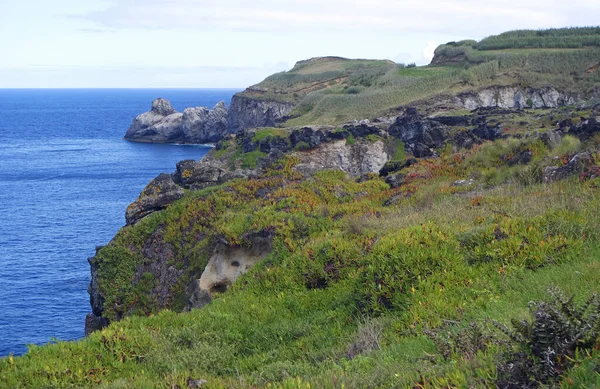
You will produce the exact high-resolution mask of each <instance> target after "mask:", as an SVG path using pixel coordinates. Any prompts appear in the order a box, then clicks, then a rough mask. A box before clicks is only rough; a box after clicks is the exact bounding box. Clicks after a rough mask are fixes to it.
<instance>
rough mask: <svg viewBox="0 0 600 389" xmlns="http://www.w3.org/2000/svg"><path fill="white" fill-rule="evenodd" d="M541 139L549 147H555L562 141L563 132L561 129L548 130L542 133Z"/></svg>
mask: <svg viewBox="0 0 600 389" xmlns="http://www.w3.org/2000/svg"><path fill="white" fill-rule="evenodd" d="M540 139H541V140H542V142H544V144H545V145H546V146H548V148H550V149H554V148H556V147H558V146H559V145H560V144H561V143H562V133H561V131H559V130H550V131H546V132H544V133H543V134H541V135H540Z"/></svg>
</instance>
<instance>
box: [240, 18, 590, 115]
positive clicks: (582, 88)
mask: <svg viewBox="0 0 600 389" xmlns="http://www.w3.org/2000/svg"><path fill="white" fill-rule="evenodd" d="M599 61H600V28H598V27H589V28H566V29H550V30H539V31H533V30H520V31H511V32H507V33H504V34H500V35H497V36H492V37H488V38H486V39H483V40H482V41H480V42H476V41H473V40H465V41H460V42H449V43H447V44H445V45H441V46H439V47H438V48H437V49H436V51H435V57H434V59H433V61H432V63H431V64H430V65H428V66H421V67H417V66H414V64H408V65H407V64H395V63H393V62H391V61H375V60H350V59H344V58H339V57H322V58H315V59H311V60H307V61H301V62H299V63H298V64H297V65H296V66H295V67H294V68H293V69H291V70H290V71H288V72H282V73H278V74H275V75H273V76H271V77H268V78H267V79H265V80H264V81H263V82H261V83H259V84H258V85H256V86H255V87H254V88H252V90H251V91H250V92H245V93H249V94H250V95H251V96H252V97H253V98H258V99H274V100H282V101H290V102H293V103H295V104H296V108H295V109H294V110H293V111H292V113H291V117H292V118H291V119H290V120H288V121H287V122H286V125H287V126H299V125H308V124H331V125H337V124H340V123H344V122H348V121H351V120H360V119H364V118H373V117H378V116H382V115H384V114H386V113H388V112H389V111H390V110H392V109H394V108H396V107H398V106H402V105H407V104H410V103H414V102H417V101H420V100H423V99H430V98H432V97H434V96H436V95H441V94H456V93H458V92H461V91H464V90H471V89H474V88H482V87H486V86H492V85H521V86H524V87H544V86H547V85H552V86H554V87H555V88H557V89H560V90H562V91H566V92H569V91H577V92H588V91H589V90H590V89H591V88H593V87H594V86H596V85H597V83H598V82H600V71H592V70H590V69H594V66H596V65H598V64H599ZM257 90H259V91H260V92H257Z"/></svg>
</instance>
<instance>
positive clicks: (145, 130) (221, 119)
mask: <svg viewBox="0 0 600 389" xmlns="http://www.w3.org/2000/svg"><path fill="white" fill-rule="evenodd" d="M227 133H228V131H227V108H226V107H225V103H224V102H220V103H218V104H217V105H215V106H214V108H213V109H212V110H209V109H208V108H206V107H196V108H186V109H185V110H184V111H183V113H181V112H177V111H175V110H174V109H173V107H171V103H170V102H169V101H168V100H165V99H161V98H159V99H156V100H154V101H153V102H152V109H151V110H150V111H149V112H145V113H143V114H141V115H139V116H137V117H136V118H135V119H134V120H133V123H132V124H131V126H130V127H129V130H127V133H126V134H125V139H127V140H132V141H136V142H151V143H210V142H217V141H218V140H219V139H221V138H223V136H225V135H226V134H227Z"/></svg>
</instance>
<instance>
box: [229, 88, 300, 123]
mask: <svg viewBox="0 0 600 389" xmlns="http://www.w3.org/2000/svg"><path fill="white" fill-rule="evenodd" d="M294 106H295V104H294V103H290V102H280V101H273V100H263V99H256V98H252V97H249V96H245V95H243V94H239V93H238V94H236V95H234V96H233V98H232V99H231V105H230V106H229V117H228V122H229V131H230V132H231V133H237V132H239V131H240V130H244V129H247V128H256V127H273V126H275V125H277V123H279V122H281V121H284V120H285V119H286V118H287V115H288V114H289V113H290V112H291V111H292V109H294Z"/></svg>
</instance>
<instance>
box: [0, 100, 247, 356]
mask: <svg viewBox="0 0 600 389" xmlns="http://www.w3.org/2000/svg"><path fill="white" fill-rule="evenodd" d="M235 92H236V90H230V89H226V90H225V89H218V90H216V89H211V90H209V89H194V90H192V89H169V90H152V89H143V90H131V89H95V90H92V89H88V90H83V89H77V90H0V357H2V356H6V355H8V354H10V353H14V354H21V353H24V352H25V351H26V350H27V347H26V345H27V344H43V343H47V342H49V341H52V340H53V339H59V340H72V339H77V338H80V337H82V336H83V328H84V319H85V314H86V313H87V312H89V311H90V307H89V296H88V293H87V285H88V282H89V277H90V276H89V272H90V271H89V266H88V262H87V258H88V257H90V256H92V255H94V252H95V250H94V248H95V247H96V246H98V245H104V244H106V243H108V242H109V240H110V239H111V238H112V237H113V236H114V235H115V233H116V232H117V231H118V230H119V228H120V227H121V226H123V225H124V223H125V219H124V214H125V208H126V207H127V205H128V204H129V203H131V202H132V201H133V200H135V198H136V197H137V195H138V194H139V193H140V191H141V190H142V189H143V188H144V186H145V185H146V184H147V183H148V182H149V181H150V180H151V179H152V178H154V177H155V176H157V175H158V174H159V173H162V172H169V173H170V172H173V171H174V170H175V163H176V162H177V161H180V160H182V159H200V158H202V156H203V155H204V154H206V153H207V152H208V150H209V148H208V147H206V146H190V145H186V146H178V145H151V144H139V143H132V142H128V141H124V140H122V138H123V135H124V134H125V131H126V130H127V128H128V127H129V125H130V123H131V121H132V119H133V118H134V117H135V116H136V115H138V114H140V113H142V112H145V111H147V110H148V109H149V108H150V104H151V102H152V100H153V99H154V98H157V97H164V98H166V99H169V100H171V103H172V105H173V107H174V108H175V109H177V110H183V109H184V108H185V107H192V106H199V105H204V106H210V107H212V106H213V105H214V104H216V103H217V102H219V101H221V100H224V101H225V102H226V103H227V104H229V101H230V99H231V96H232V95H233V94H234V93H235Z"/></svg>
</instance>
